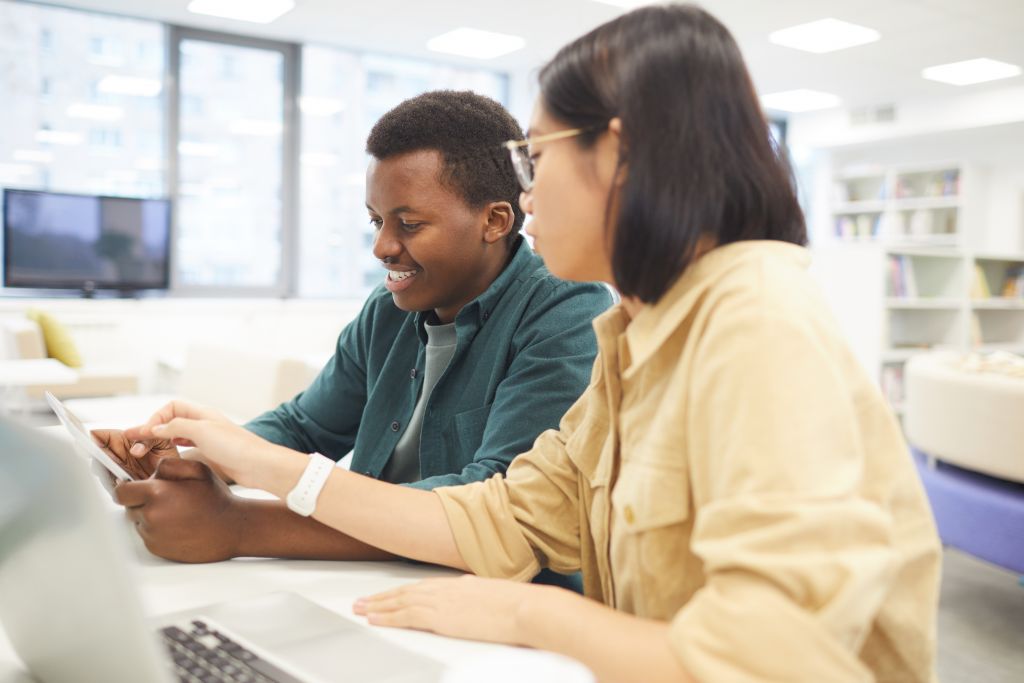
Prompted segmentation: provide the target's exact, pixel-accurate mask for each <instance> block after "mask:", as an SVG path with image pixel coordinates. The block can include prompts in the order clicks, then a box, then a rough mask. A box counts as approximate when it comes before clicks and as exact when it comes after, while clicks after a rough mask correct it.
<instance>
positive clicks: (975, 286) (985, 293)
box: [971, 263, 992, 299]
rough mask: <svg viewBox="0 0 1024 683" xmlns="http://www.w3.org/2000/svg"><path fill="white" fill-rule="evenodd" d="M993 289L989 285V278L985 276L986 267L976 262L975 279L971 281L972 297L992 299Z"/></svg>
mask: <svg viewBox="0 0 1024 683" xmlns="http://www.w3.org/2000/svg"><path fill="white" fill-rule="evenodd" d="M991 297H992V290H991V289H989V286H988V278H987V277H985V271H984V269H983V268H982V267H981V266H980V265H979V264H977V263H975V264H974V280H973V281H972V282H971V298H972V299H990V298H991Z"/></svg>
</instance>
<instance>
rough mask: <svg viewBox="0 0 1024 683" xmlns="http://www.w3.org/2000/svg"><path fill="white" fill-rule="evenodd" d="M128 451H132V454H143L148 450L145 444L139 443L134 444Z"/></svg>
mask: <svg viewBox="0 0 1024 683" xmlns="http://www.w3.org/2000/svg"><path fill="white" fill-rule="evenodd" d="M128 452H129V453H131V454H132V455H142V454H143V453H145V452H146V447H145V446H143V445H142V444H141V443H137V444H135V445H134V446H132V447H131V449H130V450H129V451H128Z"/></svg>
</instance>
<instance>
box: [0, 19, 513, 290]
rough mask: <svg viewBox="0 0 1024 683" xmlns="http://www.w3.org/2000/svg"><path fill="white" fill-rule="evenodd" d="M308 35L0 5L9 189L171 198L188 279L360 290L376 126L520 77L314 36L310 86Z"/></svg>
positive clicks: (192, 282)
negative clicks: (402, 110) (401, 110)
mask: <svg viewBox="0 0 1024 683" xmlns="http://www.w3.org/2000/svg"><path fill="white" fill-rule="evenodd" d="M168 48H170V50H169V51H168ZM298 49H300V48H299V47H298V46H295V45H290V44H284V43H276V42H272V41H265V40H260V39H255V38H253V39H249V38H242V37H239V36H231V35H226V34H215V33H208V32H204V31H199V30H192V29H183V28H172V27H167V26H165V25H163V24H161V23H158V22H152V21H141V20H135V19H128V18H120V17H115V16H111V15H107V14H97V13H93V12H88V11H82V10H71V9H63V8H58V7H53V6H48V5H42V4H32V3H22V2H2V1H0V92H2V93H3V100H4V102H3V103H4V108H3V112H2V114H0V116H2V123H3V126H4V132H5V134H4V135H3V136H0V187H20V188H28V189H40V190H50V191H57V192H61V191H63V192H75V193H85V194H108V195H121V196H137V197H162V196H167V195H168V194H170V195H171V196H172V197H173V198H174V200H175V212H174V220H175V245H174V247H175V253H174V259H173V266H174V269H175V272H174V273H173V275H172V286H173V287H174V288H175V289H178V290H181V291H186V292H189V293H217V294H226V293H247V294H300V295H303V296H318V297H319V296H347V297H362V296H365V294H366V293H367V292H368V291H369V290H370V289H371V288H372V287H374V286H376V285H377V284H378V283H379V282H380V279H381V270H380V267H379V265H378V264H377V263H376V261H375V260H374V258H373V255H372V253H371V249H372V246H373V231H372V230H371V229H370V226H369V223H368V219H367V216H366V210H365V207H364V201H365V198H364V193H365V188H364V183H365V179H364V174H365V169H366V156H365V153H364V147H365V141H366V135H367V134H368V132H369V130H370V127H371V126H372V125H373V123H374V122H375V121H376V120H377V119H378V118H379V117H380V116H381V115H382V114H383V113H384V112H386V111H387V110H389V109H391V108H392V107H394V106H395V105H396V104H398V103H399V102H400V101H401V100H403V99H406V98H408V97H411V96H414V95H416V94H418V93H421V92H423V91H426V90H431V89H436V88H456V89H471V90H475V91H477V92H480V93H482V94H484V95H488V96H490V97H493V98H494V99H496V100H498V101H499V102H502V103H507V101H508V93H507V90H508V83H507V78H506V76H504V75H503V74H500V73H496V72H491V71H486V70H482V69H473V68H468V67H458V66H446V65H442V64H435V63H427V62H419V61H416V60H411V59H398V58H391V57H384V56H379V55H370V54H363V53H359V52H353V51H347V50H342V49H335V48H327V47H319V46H309V47H304V48H301V49H302V50H303V60H302V69H303V73H302V83H303V92H302V93H301V97H300V96H299V93H297V91H296V89H297V82H298V80H299V79H298V75H299V74H298V73H297V68H296V66H295V65H296V63H297V61H298V60H297V56H298V53H297V51H298ZM168 53H169V54H171V55H173V56H174V57H172V60H171V62H172V63H171V64H169V65H166V64H165V55H166V54H168ZM165 70H166V71H169V72H171V74H172V75H171V80H169V81H168V82H167V83H165V81H164V79H165ZM168 83H170V84H176V86H177V87H176V88H175V89H174V91H173V92H171V89H170V88H169V87H168ZM287 102H297V104H298V107H297V108H296V107H286V106H285V104H286V103H287ZM168 105H172V106H171V107H169V106H168ZM296 110H297V112H296V114H295V116H294V119H293V120H292V119H290V118H289V117H292V112H293V111H296ZM300 126H301V128H302V135H301V139H302V141H303V142H302V148H301V149H297V148H296V146H295V140H296V139H297V138H296V136H297V135H298V128H299V127H300ZM172 136H173V138H174V143H173V145H172V148H171V149H170V150H168V149H167V140H168V139H171V137H172ZM299 170H301V178H302V184H301V191H300V189H299V188H298V186H297V184H296V171H299ZM172 171H173V175H172ZM293 274H294V275H293Z"/></svg>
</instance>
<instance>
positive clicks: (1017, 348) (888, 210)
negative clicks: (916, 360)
mask: <svg viewBox="0 0 1024 683" xmlns="http://www.w3.org/2000/svg"><path fill="white" fill-rule="evenodd" d="M985 180H986V179H985V177H984V176H983V175H982V172H981V169H979V168H978V167H976V166H972V165H968V164H964V163H959V162H950V163H935V164H928V165H916V166H910V165H891V166H884V167H882V166H873V167H864V166H862V167H860V168H856V169H852V170H850V169H847V170H845V171H840V172H839V173H834V174H833V175H832V177H831V185H832V197H831V203H830V205H829V211H828V212H827V215H828V218H829V221H830V225H829V228H830V230H829V231H828V233H827V237H828V238H829V239H828V242H829V243H830V244H832V245H834V247H833V249H832V251H833V252H834V253H835V254H838V255H833V256H832V257H828V256H827V253H828V249H825V250H822V252H824V254H823V255H825V256H826V258H832V259H833V262H832V263H829V262H828V261H826V262H825V264H824V269H825V270H826V271H828V270H831V269H832V268H833V266H838V268H836V272H845V273H849V272H851V271H852V269H853V266H852V265H850V264H852V263H856V264H857V266H856V273H857V277H856V281H855V282H847V283H846V285H847V286H849V287H860V289H861V290H862V292H863V293H862V296H861V297H859V299H860V300H859V301H857V302H856V307H854V306H852V305H851V303H852V302H851V301H850V300H847V301H843V302H838V303H839V305H841V306H844V307H845V308H847V309H848V310H843V311H840V314H841V315H843V316H845V317H846V318H847V319H848V321H847V322H848V325H849V326H851V327H853V328H854V330H855V334H857V335H859V337H860V338H861V339H862V340H863V341H864V342H865V344H866V345H868V346H870V344H871V341H872V339H877V341H876V342H875V343H876V344H877V347H875V349H873V350H871V349H870V348H867V349H866V352H863V353H861V354H859V355H860V357H861V358H862V360H864V361H865V362H866V363H867V364H868V366H869V368H873V371H874V372H876V373H877V374H876V376H877V377H878V380H879V384H880V386H881V389H882V391H883V393H884V395H885V396H886V398H887V399H888V401H889V403H890V405H891V406H892V407H893V410H894V411H895V412H896V413H897V414H901V413H902V408H903V402H904V389H903V387H904V378H903V373H904V366H905V364H906V362H907V361H908V360H909V359H910V358H912V357H914V356H915V355H917V354H920V353H924V352H926V351H928V350H931V349H936V348H945V349H956V350H962V351H967V350H979V351H1008V352H1011V353H1018V354H1024V253H1000V252H982V251H978V250H975V249H974V245H977V244H982V243H984V242H985V239H984V238H983V236H984V235H985V234H986V229H987V228H988V226H987V225H986V218H985V215H984V214H985V207H984V206H978V204H982V205H984V204H985V202H984V195H985V194H986V189H987V188H986V187H985V185H984V182H985ZM822 227H823V228H824V226H822ZM1012 230H1013V228H1011V231H1012ZM1020 231H1024V227H1022V228H1019V229H1017V232H1020ZM821 235H822V236H825V235H824V232H823V233H822V234H821ZM843 254H845V256H844V255H843ZM836 258H840V259H846V260H848V261H849V262H850V263H849V264H839V263H838V262H837V261H835V259H836ZM872 279H874V283H878V282H879V281H881V283H882V285H881V286H878V285H877V284H873V283H872ZM878 294H881V301H879V299H878V298H876V297H877V296H878ZM875 335H877V336H875Z"/></svg>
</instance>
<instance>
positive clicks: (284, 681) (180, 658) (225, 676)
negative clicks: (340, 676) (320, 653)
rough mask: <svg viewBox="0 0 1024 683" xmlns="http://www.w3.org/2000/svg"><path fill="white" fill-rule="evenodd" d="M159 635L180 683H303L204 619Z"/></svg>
mask: <svg viewBox="0 0 1024 683" xmlns="http://www.w3.org/2000/svg"><path fill="white" fill-rule="evenodd" d="M160 632H161V635H162V636H163V640H164V645H165V646H166V647H167V649H168V650H169V651H170V654H171V658H172V660H173V669H174V675H175V676H177V680H178V681H180V682H181V683H302V682H301V681H300V680H299V679H297V678H295V677H294V676H292V675H290V674H287V673H285V672H284V671H281V670H280V669H279V668H277V667H276V666H274V665H273V664H271V663H270V662H268V661H267V660H265V659H262V658H260V657H259V656H258V655H256V654H255V653H253V652H252V651H251V650H249V649H247V648H245V647H244V646H242V645H239V644H238V643H237V642H236V641H234V640H232V639H231V638H229V637H228V636H226V635H224V633H223V632H221V631H218V630H216V629H215V628H213V627H212V626H210V625H208V624H207V623H205V622H203V621H202V620H198V619H197V620H195V621H192V622H191V623H188V624H186V625H184V627H181V626H167V627H166V628H163V629H160Z"/></svg>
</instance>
